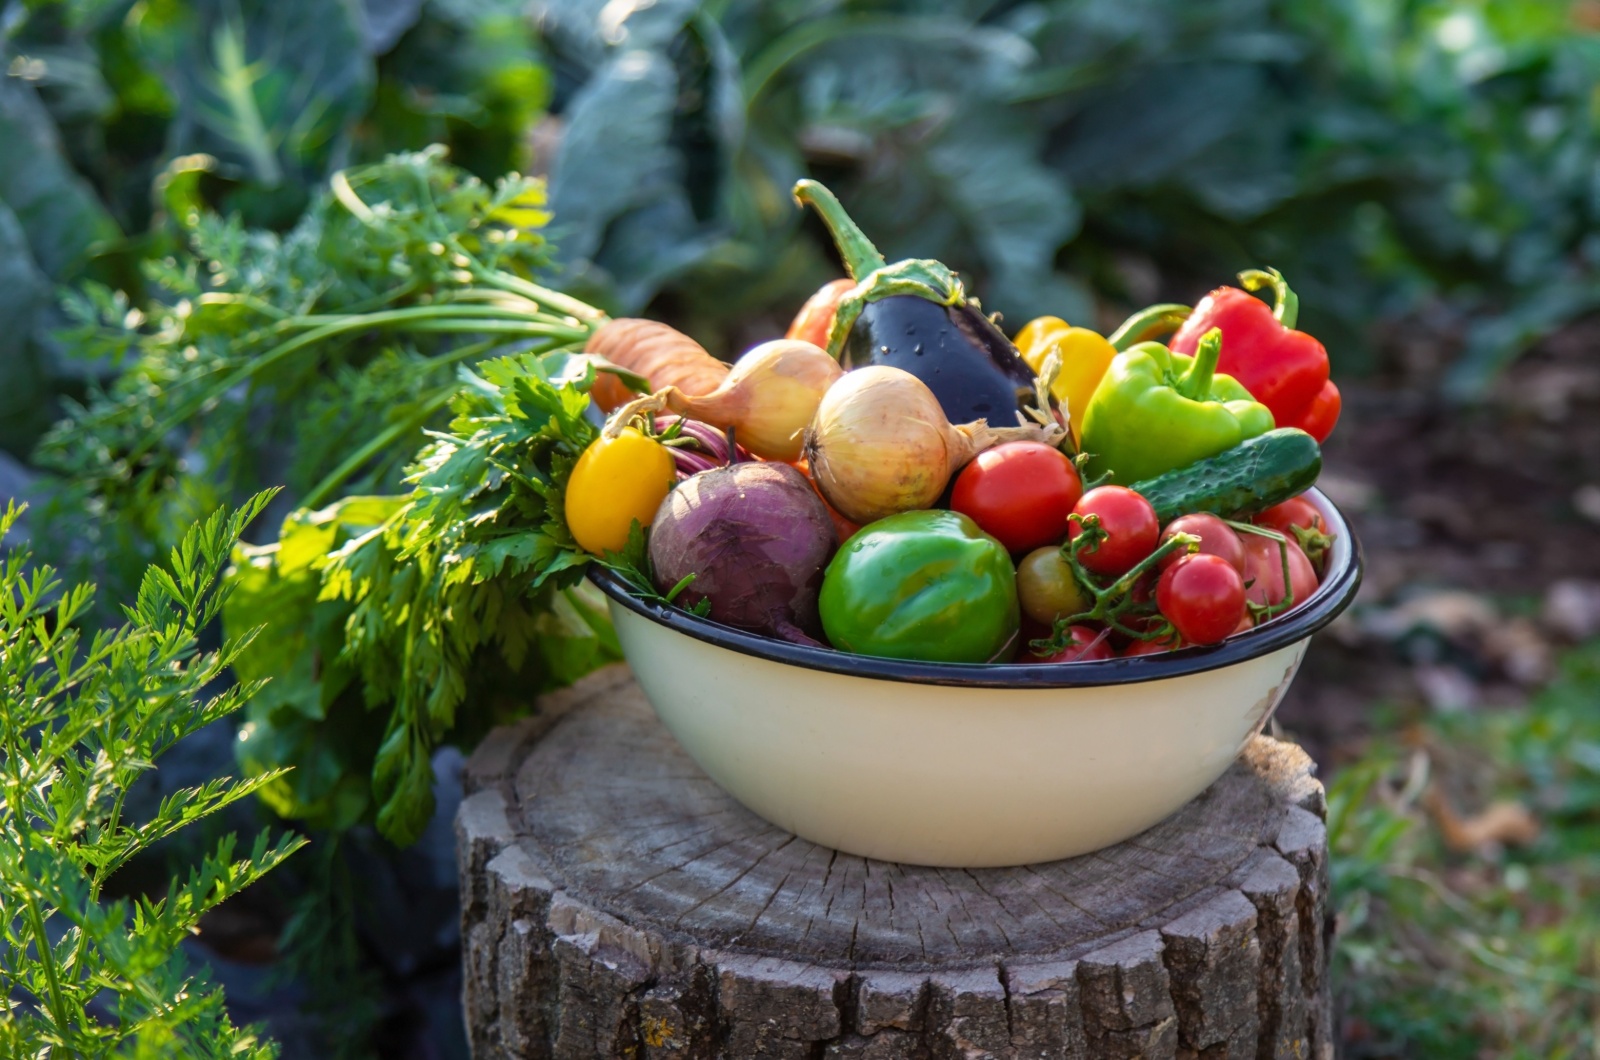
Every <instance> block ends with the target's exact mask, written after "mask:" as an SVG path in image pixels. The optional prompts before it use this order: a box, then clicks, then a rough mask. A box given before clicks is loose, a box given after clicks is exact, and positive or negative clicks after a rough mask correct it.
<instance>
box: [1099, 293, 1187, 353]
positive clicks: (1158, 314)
mask: <svg viewBox="0 0 1600 1060" xmlns="http://www.w3.org/2000/svg"><path fill="white" fill-rule="evenodd" d="M1193 312H1194V310H1193V309H1191V308H1190V307H1189V306H1186V305H1177V304H1175V303H1166V304H1163V305H1153V306H1147V307H1146V308H1144V309H1141V310H1139V311H1138V312H1137V313H1135V314H1133V316H1131V317H1129V318H1128V319H1127V320H1124V321H1123V322H1122V326H1121V327H1119V328H1118V329H1117V330H1115V331H1113V332H1112V333H1111V336H1110V338H1108V339H1107V340H1106V341H1107V342H1109V343H1111V345H1112V348H1114V349H1115V350H1116V351H1117V352H1118V353H1122V352H1123V351H1124V350H1126V349H1127V348H1128V347H1129V346H1133V345H1136V344H1138V343H1141V342H1147V341H1149V340H1150V339H1153V338H1156V337H1158V336H1160V335H1166V334H1168V333H1170V332H1173V331H1177V330H1178V328H1179V327H1180V326H1181V325H1182V324H1183V322H1184V321H1185V320H1188V319H1189V314H1190V313H1193Z"/></svg>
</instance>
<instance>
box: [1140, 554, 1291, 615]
mask: <svg viewBox="0 0 1600 1060" xmlns="http://www.w3.org/2000/svg"><path fill="white" fill-rule="evenodd" d="M1239 541H1240V543H1241V544H1243V545H1244V580H1245V582H1246V583H1247V584H1248V586H1249V587H1248V588H1247V589H1246V590H1245V595H1246V596H1248V597H1249V598H1250V599H1252V600H1254V601H1255V602H1256V603H1258V604H1267V605H1269V606H1271V605H1273V604H1277V603H1279V602H1280V601H1282V600H1283V598H1284V585H1283V555H1282V553H1281V552H1280V551H1279V550H1278V542H1277V541H1275V540H1273V539H1272V538H1270V537H1265V536H1263V535H1261V534H1240V535H1239ZM1284 546H1285V547H1286V548H1288V550H1289V587H1290V588H1292V589H1293V590H1294V606H1295V607H1299V606H1300V605H1301V604H1303V603H1305V602H1306V601H1307V600H1309V599H1311V594H1312V593H1314V592H1316V591H1317V572H1316V571H1315V570H1313V569H1312V567H1311V561H1310V560H1309V559H1307V558H1306V554H1305V553H1304V552H1302V551H1300V546H1299V545H1297V544H1295V542H1294V541H1293V540H1292V539H1291V540H1288V541H1286V542H1284ZM1169 617H1170V616H1169Z"/></svg>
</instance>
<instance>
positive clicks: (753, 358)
mask: <svg viewBox="0 0 1600 1060" xmlns="http://www.w3.org/2000/svg"><path fill="white" fill-rule="evenodd" d="M843 374H844V369H842V368H840V367H839V364H838V362H837V361H835V360H834V359H833V358H832V357H829V356H828V354H827V352H826V351H824V350H823V349H822V348H821V347H819V346H815V345H813V344H812V343H809V342H804V341H801V340H798V339H777V340H774V341H772V342H764V343H762V344H761V345H759V346H756V347H754V348H753V349H751V350H750V351H749V352H748V353H746V354H745V355H744V356H742V357H740V358H739V360H738V361H737V362H735V363H734V366H733V370H732V371H731V372H729V373H728V376H727V378H726V379H724V380H723V381H722V383H721V384H720V385H719V386H718V387H717V388H716V389H715V390H713V391H712V392H711V393H709V394H703V395H699V396H696V395H694V394H689V393H685V392H684V391H682V390H681V389H679V388H676V387H674V388H668V389H666V390H664V391H663V392H662V396H663V397H664V398H665V400H666V405H667V407H668V408H670V409H671V410H672V411H674V412H678V413H682V414H683V415H685V416H689V417H691V418H693V419H697V420H702V421H704V422H706V423H709V424H712V425H713V426H716V427H722V428H724V429H726V428H732V429H733V430H734V431H735V432H736V433H737V435H738V439H739V443H740V444H741V445H743V446H744V447H745V448H746V449H748V450H750V452H752V453H754V454H755V455H756V456H759V457H761V458H762V459H763V460H782V461H784V462H785V463H789V462H793V461H795V460H797V459H799V457H800V452H801V449H802V447H803V444H804V440H805V429H806V426H807V425H808V424H810V422H811V420H812V418H813V417H814V416H815V415H816V411H817V406H818V405H819V404H820V403H821V401H822V397H823V395H824V394H825V393H827V391H828V389H829V388H830V387H831V386H833V384H834V383H835V382H836V381H838V379H839V377H840V376H842V375H843Z"/></svg>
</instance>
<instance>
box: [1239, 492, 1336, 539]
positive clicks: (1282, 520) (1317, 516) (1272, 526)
mask: <svg viewBox="0 0 1600 1060" xmlns="http://www.w3.org/2000/svg"><path fill="white" fill-rule="evenodd" d="M1250 521H1251V522H1252V523H1255V524H1256V525H1257V526H1264V527H1266V528H1267V529H1268V530H1276V531H1278V533H1280V534H1283V535H1284V536H1285V537H1287V538H1289V539H1290V540H1291V541H1292V540H1294V533H1293V529H1292V528H1293V527H1296V526H1298V527H1300V528H1302V529H1305V530H1312V529H1315V530H1318V531H1320V532H1321V533H1324V534H1325V533H1327V532H1328V524H1327V523H1326V522H1324V521H1323V518H1322V513H1321V512H1319V511H1317V508H1316V505H1314V504H1312V503H1311V502H1310V501H1308V500H1306V499H1305V498H1304V497H1290V498H1289V499H1288V500H1286V501H1284V502H1283V503H1282V504H1274V505H1273V506H1272V507H1270V508H1268V509H1267V510H1266V511H1264V512H1260V513H1258V514H1257V515H1256V517H1255V518H1253V519H1251V520H1250Z"/></svg>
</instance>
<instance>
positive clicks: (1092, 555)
mask: <svg viewBox="0 0 1600 1060" xmlns="http://www.w3.org/2000/svg"><path fill="white" fill-rule="evenodd" d="M1073 511H1075V512H1076V513H1077V514H1079V515H1082V516H1090V515H1098V516H1099V517H1100V526H1101V528H1102V529H1103V530H1105V532H1106V535H1107V536H1106V539H1105V540H1104V541H1101V542H1100V543H1099V544H1098V545H1093V546H1090V547H1087V548H1084V549H1083V550H1082V551H1080V552H1079V553H1078V562H1080V563H1082V564H1083V565H1084V566H1085V567H1087V568H1088V569H1089V570H1092V571H1094V572H1095V573H1096V574H1106V575H1110V576H1112V577H1115V576H1117V575H1119V574H1126V573H1128V571H1130V570H1132V569H1133V568H1134V567H1135V566H1137V565H1138V563H1139V561H1140V560H1142V559H1144V558H1145V557H1146V556H1148V555H1149V554H1150V553H1152V552H1154V551H1155V550H1156V544H1157V543H1158V542H1159V540H1160V538H1161V524H1160V522H1158V521H1157V520H1156V510H1155V509H1154V508H1152V507H1150V502H1149V501H1147V500H1145V499H1144V498H1143V497H1141V496H1139V495H1138V494H1137V493H1135V492H1134V491H1133V490H1131V489H1128V487H1126V486H1099V487H1096V488H1095V489H1092V490H1090V491H1089V492H1088V493H1085V494H1084V495H1083V499H1082V500H1080V501H1079V502H1078V506H1077V507H1076V508H1074V509H1073ZM1081 532H1082V531H1081V530H1080V529H1079V526H1078V524H1077V523H1073V524H1072V528H1071V530H1070V531H1069V533H1070V535H1071V536H1072V537H1077V536H1078V535H1079V534H1080V533H1081Z"/></svg>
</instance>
